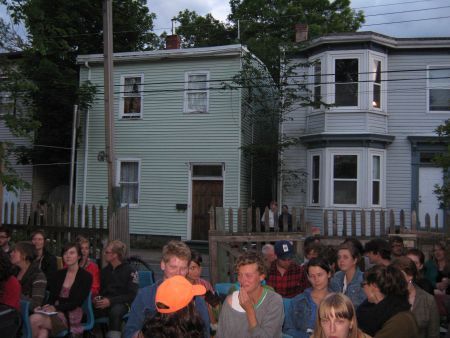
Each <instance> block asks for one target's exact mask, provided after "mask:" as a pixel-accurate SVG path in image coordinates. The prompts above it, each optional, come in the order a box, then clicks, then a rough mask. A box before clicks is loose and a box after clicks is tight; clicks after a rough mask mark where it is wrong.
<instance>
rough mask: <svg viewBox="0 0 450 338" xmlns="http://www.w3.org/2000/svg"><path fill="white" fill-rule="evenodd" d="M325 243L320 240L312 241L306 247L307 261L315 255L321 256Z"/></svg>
mask: <svg viewBox="0 0 450 338" xmlns="http://www.w3.org/2000/svg"><path fill="white" fill-rule="evenodd" d="M322 251H323V245H322V244H321V243H320V242H312V243H310V244H308V245H307V246H306V247H305V248H304V253H305V258H306V260H307V261H309V260H310V259H313V258H315V257H319V256H321V254H322Z"/></svg>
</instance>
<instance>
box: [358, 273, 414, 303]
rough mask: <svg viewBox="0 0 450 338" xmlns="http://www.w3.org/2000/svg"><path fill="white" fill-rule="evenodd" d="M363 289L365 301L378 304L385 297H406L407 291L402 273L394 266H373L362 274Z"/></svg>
mask: <svg viewBox="0 0 450 338" xmlns="http://www.w3.org/2000/svg"><path fill="white" fill-rule="evenodd" d="M361 284H362V286H363V287H364V292H365V293H366V296H367V300H368V301H369V302H371V303H378V302H380V301H381V300H382V299H384V297H386V296H397V297H404V298H406V297H407V296H408V289H407V284H406V280H405V277H404V275H403V273H402V272H401V271H400V270H399V269H398V268H396V267H394V266H391V265H389V266H384V265H375V266H373V267H371V268H370V269H369V270H367V271H366V272H364V281H363V282H362V283H361Z"/></svg>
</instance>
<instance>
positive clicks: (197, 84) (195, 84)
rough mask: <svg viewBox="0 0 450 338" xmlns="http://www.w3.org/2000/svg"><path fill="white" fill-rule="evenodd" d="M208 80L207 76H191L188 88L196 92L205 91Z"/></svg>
mask: <svg viewBox="0 0 450 338" xmlns="http://www.w3.org/2000/svg"><path fill="white" fill-rule="evenodd" d="M206 80H207V76H206V74H195V75H189V83H188V88H189V89H195V90H205V89H206Z"/></svg>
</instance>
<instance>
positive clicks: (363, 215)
mask: <svg viewBox="0 0 450 338" xmlns="http://www.w3.org/2000/svg"><path fill="white" fill-rule="evenodd" d="M361 236H362V237H364V236H366V211H365V210H364V209H361Z"/></svg>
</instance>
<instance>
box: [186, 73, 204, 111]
mask: <svg viewBox="0 0 450 338" xmlns="http://www.w3.org/2000/svg"><path fill="white" fill-rule="evenodd" d="M208 81H209V73H207V72H203V73H186V86H185V95H184V111H185V113H207V112H208V99H209V97H208V96H209V91H208Z"/></svg>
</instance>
